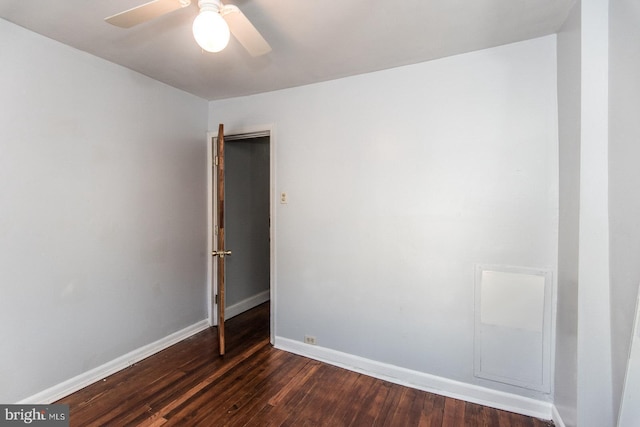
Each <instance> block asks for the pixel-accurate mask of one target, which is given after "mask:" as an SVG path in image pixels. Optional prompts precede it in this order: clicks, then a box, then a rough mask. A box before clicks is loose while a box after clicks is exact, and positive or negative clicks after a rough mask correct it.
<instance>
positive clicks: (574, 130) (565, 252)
mask: <svg viewBox="0 0 640 427" xmlns="http://www.w3.org/2000/svg"><path fill="white" fill-rule="evenodd" d="M580 37H581V30H580V3H579V2H578V3H577V4H576V6H575V7H574V8H573V9H572V11H571V14H570V15H569V17H568V18H567V20H566V21H565V24H564V25H563V27H562V29H561V30H560V31H559V32H558V138H559V145H560V146H559V153H560V167H559V178H560V179H559V181H560V182H559V184H560V197H559V201H560V220H559V231H558V291H557V298H558V299H557V323H556V358H555V359H556V365H555V394H554V404H555V406H556V408H557V409H558V411H559V413H560V416H561V417H562V420H563V421H564V423H565V425H566V426H567V427H570V426H573V427H575V426H576V417H577V408H578V395H577V393H578V385H577V373H578V347H577V338H578V253H579V251H578V243H579V215H580V124H581V123H580V80H581V79H580V77H581V72H580V70H581V44H580Z"/></svg>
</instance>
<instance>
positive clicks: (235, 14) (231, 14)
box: [105, 0, 271, 56]
mask: <svg viewBox="0 0 640 427" xmlns="http://www.w3.org/2000/svg"><path fill="white" fill-rule="evenodd" d="M190 4H191V0H153V1H150V2H148V3H145V4H143V5H140V6H137V7H134V8H132V9H129V10H126V11H124V12H120V13H117V14H115V15H113V16H109V17H108V18H105V21H107V22H108V23H109V24H112V25H115V26H117V27H122V28H131V27H133V26H134V25H138V24H142V23H143V22H147V21H150V20H152V19H155V18H157V17H159V16H162V15H164V14H167V13H170V12H173V11H175V10H178V9H180V8H183V7H187V6H189V5H190ZM198 7H199V8H200V13H199V14H198V16H197V17H196V19H195V20H194V21H193V36H194V38H195V39H196V42H197V43H198V44H199V45H200V47H202V49H204V50H206V51H207V52H219V51H221V50H222V49H224V48H225V47H226V46H227V43H228V42H229V36H230V33H233V35H234V36H235V38H236V39H237V40H238V41H239V42H240V44H241V45H242V46H244V48H245V49H246V50H247V51H248V52H249V54H250V55H251V56H260V55H264V54H266V53H269V52H270V51H271V46H269V43H267V41H266V40H265V39H264V38H263V37H262V35H261V34H260V33H259V32H258V30H257V29H256V27H254V26H253V24H252V23H251V22H250V21H249V20H248V19H247V17H246V16H245V15H244V14H243V13H242V12H241V11H240V9H238V7H236V6H234V5H232V4H226V5H225V4H222V2H221V1H220V0H199V1H198Z"/></svg>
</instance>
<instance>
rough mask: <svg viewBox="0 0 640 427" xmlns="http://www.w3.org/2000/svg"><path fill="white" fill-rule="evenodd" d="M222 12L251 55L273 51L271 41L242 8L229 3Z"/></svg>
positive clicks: (234, 33) (233, 32) (237, 37)
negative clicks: (245, 14) (261, 32)
mask: <svg viewBox="0 0 640 427" xmlns="http://www.w3.org/2000/svg"><path fill="white" fill-rule="evenodd" d="M220 12H221V14H222V17H223V18H224V19H225V21H227V24H228V25H229V29H230V30H231V33H232V34H233V35H234V37H235V38H236V39H238V41H239V42H240V44H241V45H242V46H244V48H245V49H247V51H248V52H249V54H250V55H251V56H260V55H264V54H266V53H269V52H271V46H269V43H267V41H266V40H265V39H264V37H262V35H261V34H260V33H259V32H258V30H257V29H256V27H254V26H253V24H252V23H251V21H249V19H247V17H246V16H244V13H242V12H241V11H240V9H238V8H237V7H236V6H234V5H231V4H229V5H225V6H224V7H223V8H222V10H221V11H220Z"/></svg>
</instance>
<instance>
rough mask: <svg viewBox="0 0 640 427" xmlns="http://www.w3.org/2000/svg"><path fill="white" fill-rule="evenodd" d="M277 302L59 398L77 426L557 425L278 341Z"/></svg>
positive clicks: (260, 307) (498, 426) (453, 426)
mask: <svg viewBox="0 0 640 427" xmlns="http://www.w3.org/2000/svg"><path fill="white" fill-rule="evenodd" d="M268 319H269V304H268V303H266V304H263V305H261V306H259V307H257V308H255V309H252V310H249V311H248V312H246V313H243V314H242V315H239V316H236V317H234V318H233V319H231V320H229V321H228V322H227V333H226V346H227V348H226V354H225V356H223V357H220V356H219V354H218V351H217V345H218V344H217V335H216V330H215V328H210V329H207V330H205V331H203V332H201V333H199V334H196V335H194V336H193V337H190V338H189V339H186V340H184V341H181V342H180V343H178V344H176V345H174V346H172V347H170V348H168V349H166V350H164V351H162V352H159V353H157V354H155V355H153V356H151V357H149V358H148V359H145V360H143V361H141V362H139V363H136V364H135V365H133V366H131V367H129V368H127V369H124V370H122V371H120V372H118V373H116V374H114V375H112V376H110V377H108V378H106V379H105V380H103V381H98V382H96V383H95V384H92V385H90V386H88V387H86V388H84V389H82V390H80V391H78V392H76V393H74V394H72V395H70V396H67V397H65V398H64V399H61V400H60V401H59V402H57V403H66V404H69V405H70V418H71V426H74V427H75V426H81V427H86V426H109V427H111V426H115V427H120V426H144V427H159V426H163V427H171V426H187V427H192V426H199V425H202V426H206V427H211V426H216V427H217V426H233V427H240V426H249V427H253V426H258V427H270V426H273V427H275V426H278V427H284V426H294V427H301V426H314V427H316V426H327V427H342V426H345V427H346V426H355V427H360V426H363V427H364V426H367V427H368V426H375V427H378V426H390V427H396V426H402V427H405V426H420V427H474V426H482V427H503V426H508V427H549V426H552V425H553V424H552V423H550V422H548V421H544V420H538V419H535V418H531V417H526V416H523V415H518V414H513V413H510V412H505V411H500V410H497V409H492V408H488V407H484V406H480V405H476V404H473V403H468V402H463V401H461V400H455V399H451V398H446V397H443V396H438V395H435V394H431V393H427V392H423V391H419V390H416V389H412V388H407V387H403V386H400V385H398V384H393V383H390V382H387V381H382V380H378V379H375V378H372V377H368V376H366V375H362V374H359V373H356V372H352V371H348V370H345V369H342V368H339V367H336V366H331V365H327V364H324V363H321V362H318V361H315V360H311V359H307V358H304V357H302V356H298V355H295V354H292V353H287V352H283V351H280V350H277V349H275V348H273V347H272V346H271V345H270V343H269V322H268Z"/></svg>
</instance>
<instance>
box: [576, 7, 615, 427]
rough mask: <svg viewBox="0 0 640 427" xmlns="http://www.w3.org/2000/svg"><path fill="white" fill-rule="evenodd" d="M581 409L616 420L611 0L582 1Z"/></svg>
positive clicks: (586, 418)
mask: <svg viewBox="0 0 640 427" xmlns="http://www.w3.org/2000/svg"><path fill="white" fill-rule="evenodd" d="M581 27H582V33H581V45H582V53H581V66H582V69H581V77H580V78H581V108H580V115H581V126H580V127H581V141H580V238H579V267H578V275H579V278H580V283H579V291H578V377H577V380H578V414H577V424H578V425H579V426H580V427H590V426H593V427H605V426H610V425H612V424H613V423H614V415H613V404H612V395H611V381H612V378H611V321H610V319H611V317H610V316H611V312H610V306H609V212H608V174H609V166H608V116H609V110H608V103H609V102H608V97H609V95H608V83H609V77H608V55H609V54H608V32H609V25H608V1H602V0H583V1H582V2H581Z"/></svg>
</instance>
